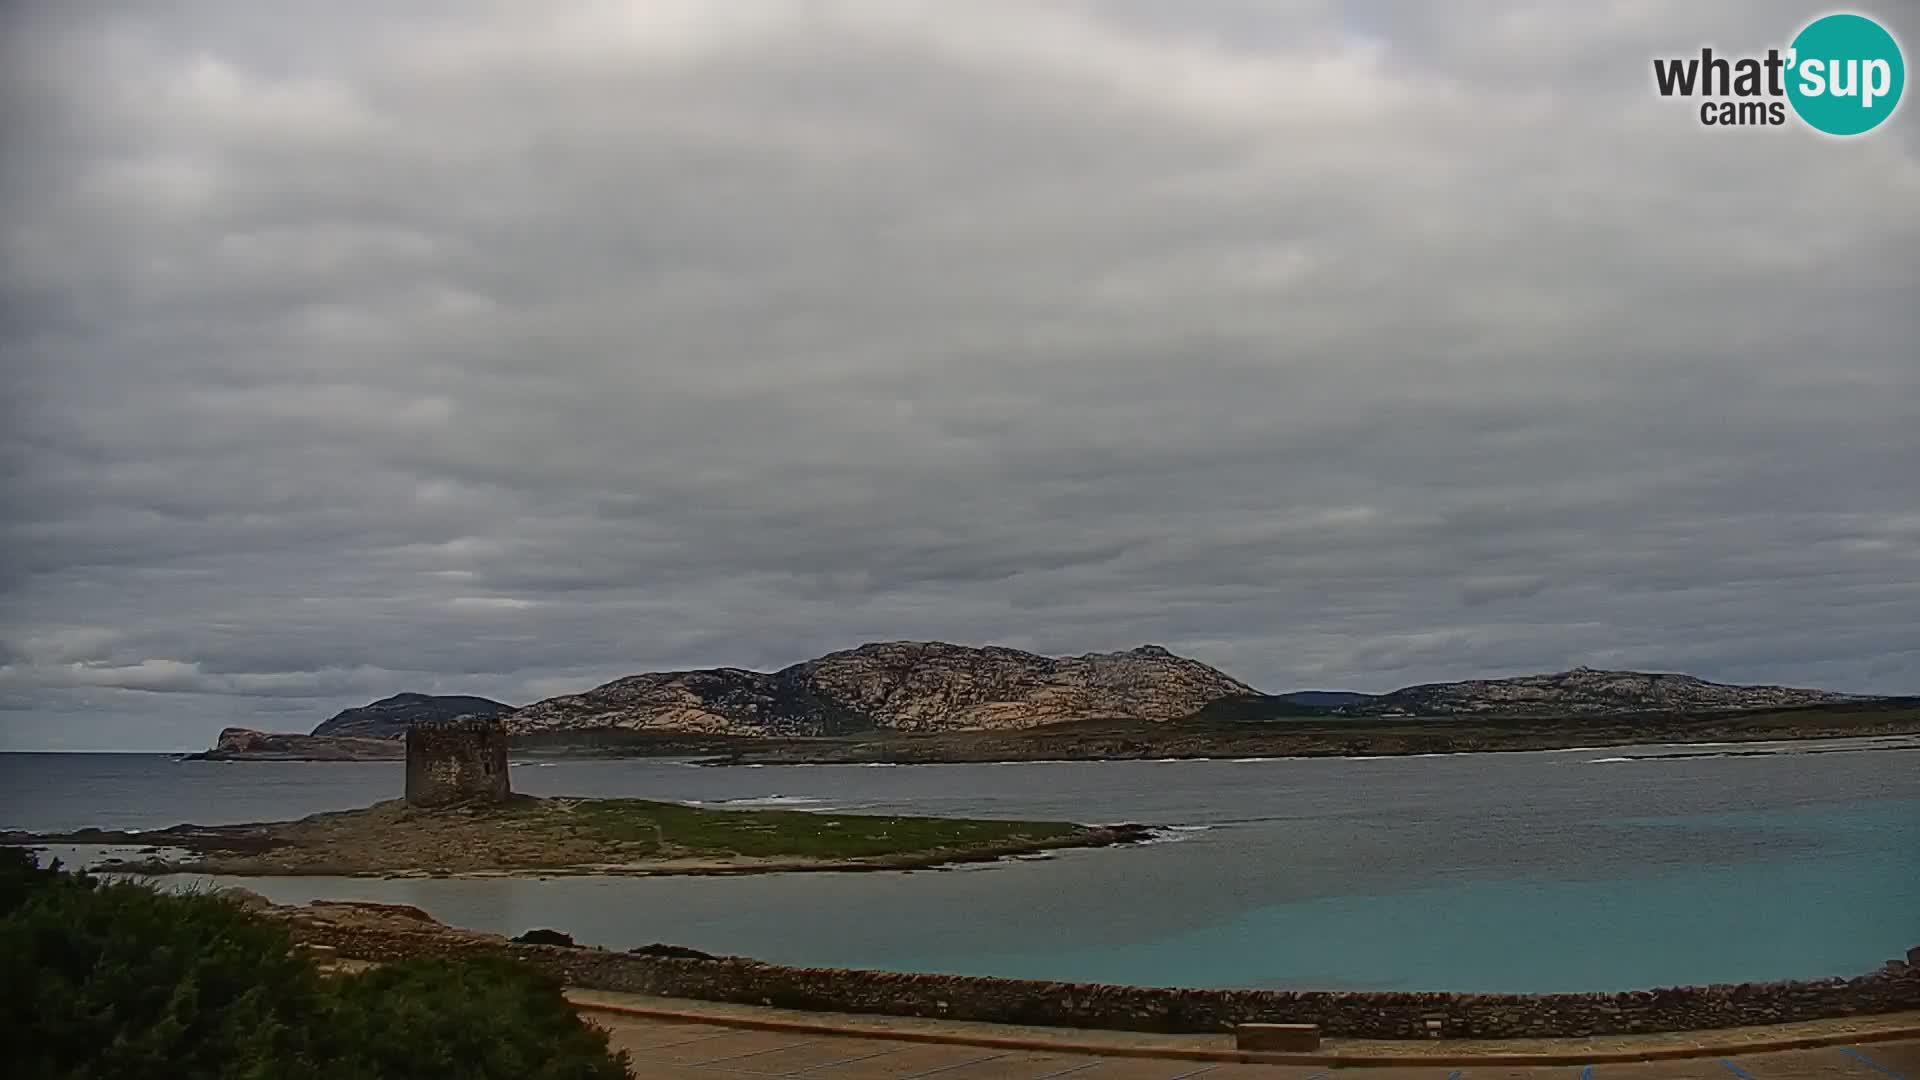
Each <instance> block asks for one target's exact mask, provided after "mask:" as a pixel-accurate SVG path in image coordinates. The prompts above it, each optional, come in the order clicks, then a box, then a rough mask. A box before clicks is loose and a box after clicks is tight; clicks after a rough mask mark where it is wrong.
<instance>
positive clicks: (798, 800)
mask: <svg viewBox="0 0 1920 1080" xmlns="http://www.w3.org/2000/svg"><path fill="white" fill-rule="evenodd" d="M826 801H827V800H825V799H816V798H814V797H813V796H811V795H758V796H754V797H751V798H745V799H721V800H719V801H718V802H716V803H714V805H715V806H739V807H747V806H793V807H800V806H818V805H820V804H821V803H824V802H826Z"/></svg>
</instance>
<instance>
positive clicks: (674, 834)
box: [0, 716, 1148, 876]
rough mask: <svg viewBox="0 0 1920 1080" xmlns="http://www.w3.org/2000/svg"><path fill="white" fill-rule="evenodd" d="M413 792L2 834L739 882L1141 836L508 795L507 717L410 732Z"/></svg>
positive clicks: (28, 839)
mask: <svg viewBox="0 0 1920 1080" xmlns="http://www.w3.org/2000/svg"><path fill="white" fill-rule="evenodd" d="M403 745H404V749H405V753H406V794H405V797H404V798H401V799H392V800H388V801H385V802H379V803H375V804H374V805H372V806H368V807H363V808H361V809H358V810H345V811H337V812H332V813H323V814H313V815H310V816H308V817H304V818H300V819H298V820H295V821H270V822H255V823H250V824H243V825H176V826H173V827H171V828H166V829H159V830H154V831H151V832H137V833H135V832H124V831H113V830H104V829H81V830H77V831H73V832H63V833H27V832H6V833H0V844H6V845H47V844H83V845H116V846H120V845H133V846H138V847H140V848H141V849H142V850H143V851H144V852H145V853H146V855H147V856H148V857H146V858H142V859H138V860H121V861H117V862H114V863H111V864H106V865H103V866H102V867H101V868H102V869H109V870H115V871H122V872H133V873H146V874H173V873H201V874H233V875H244V876H274V875H327V876H447V875H480V874H486V875H501V874H538V875H553V874H743V873H767V872H772V871H781V870H901V869H915V868H922V867H934V866H940V865H944V864H948V863H960V862H978V861H988V860H994V859H1000V858H1005V857H1008V856H1012V855H1021V854H1028V853H1033V852H1041V851H1048V850H1054V849H1059V848H1078V847H1104V846H1108V845H1112V844H1124V843H1130V842H1134V841H1139V840H1144V839H1146V838H1147V836H1148V830H1147V829H1146V827H1144V826H1138V825H1108V826H1088V825H1076V824H1072V823H1069V822H1057V821H984V820H973V819H964V818H932V817H901V816H874V815H861V814H830V813H805V812H799V811H780V810H758V811H734V810H709V809H704V808H700V807H694V806H686V805H682V804H679V803H669V802H656V801H651V800H646V799H583V798H534V797H532V796H528V795H518V794H515V793H514V792H513V790H512V786H511V782H510V778H509V773H508V763H507V739H506V733H505V731H504V730H503V729H502V728H501V726H500V723H499V721H498V720H494V719H487V718H483V717H474V716H462V717H458V718H455V719H450V720H438V721H425V722H421V723H418V724H415V725H414V726H412V727H411V728H409V729H408V730H407V733H406V737H405V739H404V740H403Z"/></svg>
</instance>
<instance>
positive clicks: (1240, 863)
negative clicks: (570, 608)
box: [0, 746, 1920, 991]
mask: <svg viewBox="0 0 1920 1080" xmlns="http://www.w3.org/2000/svg"><path fill="white" fill-rule="evenodd" d="M1811 749H1815V747H1812V746H1800V747H1780V748H1775V750H1774V751H1773V752H1770V753H1766V754H1763V755H1761V756H1740V757H1694V756H1677V755H1673V754H1671V753H1670V752H1668V751H1663V750H1659V749H1646V750H1636V751H1619V750H1608V751H1590V752H1572V753H1547V754H1498V755H1459V756H1449V757H1432V758H1403V759H1375V760H1365V759H1340V760H1315V761H1265V762H1177V763H1174V762H1168V763H1154V762H1129V763H1073V764H1067V763H1061V764H1047V765H1020V766H1012V765H1008V766H991V765H988V766H926V767H901V768H857V767H787V768H766V769H707V768H692V767H688V766H684V765H679V764H674V763H663V762H563V763H559V764H554V765H551V766H550V767H543V766H542V765H541V763H538V762H528V763H526V764H525V765H523V766H521V767H517V768H516V769H515V770H514V782H515V784H516V786H517V787H518V788H520V789H521V790H528V791H533V792H535V793H541V792H545V793H578V794H629V795H646V796H649V797H655V798H671V799H680V800H685V801H690V802H693V801H697V802H700V803H702V804H705V805H734V806H744V805H786V806H793V807H796V808H801V809H813V810H821V811H832V812H858V811H863V810H864V811H902V810H904V811H911V812H916V813H936V814H954V813H968V814H978V815H986V816H1003V817H1065V818H1071V819H1074V820H1082V821H1114V820H1133V821H1147V822H1151V823H1155V824H1160V825H1167V826H1176V827H1177V828H1173V829H1169V830H1168V831H1166V832H1165V833H1164V834H1163V837H1164V842H1161V843H1155V844H1151V845H1147V846H1144V847H1139V848H1131V849H1115V850H1106V851H1080V852H1065V853H1061V854H1059V855H1057V856H1054V857H1052V858H1049V859H1046V860H1040V861H1022V862H1012V863H1001V864H994V865H990V866H975V867H966V868H959V869H955V870H949V871H923V872H916V873H885V874H825V873H816V874H792V875H777V876H758V877H737V878H656V879H634V878H615V879H609V878H566V879H552V880H546V881H542V880H536V879H516V880H390V881H383V880H361V879H279V880H259V881H248V882H246V884H248V886H249V887H252V888H256V889H259V890H260V891H262V892H265V893H267V894H268V895H269V896H273V897H275V898H276V899H282V900H304V899H310V898H316V897H332V898H361V899H370V900H385V901H395V902H403V903H412V904H417V905H419V906H421V907H424V908H426V909H427V910H429V911H431V912H433V913H435V914H436V915H437V916H439V917H441V918H443V919H445V920H446V921H448V922H452V923H456V924H461V925H468V926H475V927H480V928H484V929H490V930H496V931H500V932H504V933H517V932H520V931H522V930H526V929H528V928H530V927H534V926H550V927H557V928H560V929H564V930H567V931H569V932H571V933H573V934H574V935H575V936H576V937H577V938H578V939H579V940H581V941H583V942H587V943H594V944H601V945H605V946H608V947H611V948H626V947H631V946H633V945H639V944H646V943H649V942H656V941H665V942H673V943H677V944H683V945H691V946H694V947H696V948H702V949H706V950H709V951H713V952H722V953H736V954H742V955H750V956H756V957H760V958H763V959H768V960H775V961H781V962H786V963H797V964H819V965H839V966H865V967H876V968H883V969H891V970H922V971H945V972H953V973H970V974H994V975H1011V976H1026V977H1035V978H1049V979H1073V980H1092V981H1107V982H1127V983H1146V984H1168V985H1194V986H1288V987H1319V988H1382V989H1448V990H1463V991H1551V990H1607V989H1629V988H1637V987H1652V986H1660V985H1673V984H1682V983H1697V982H1728V981H1744V980H1766V979H1778V978H1799V977H1811V976H1821V975H1847V974H1857V973H1860V972H1864V971H1867V970H1871V969H1873V968H1875V967H1878V966H1879V965H1880V964H1881V963H1882V962H1883V961H1885V960H1887V959H1889V958H1892V957H1895V956H1899V955H1901V954H1903V953H1904V951H1905V950H1906V949H1907V948H1909V947H1911V946H1913V945H1916V944H1920V778H1917V775H1916V772H1915V770H1914V765H1915V764H1916V763H1920V754H1917V753H1916V752H1915V751H1913V750H1911V749H1892V748H1882V749H1852V750H1848V751H1846V752H1833V753H1809V752H1807V751H1808V750H1811ZM1693 753H1698V751H1694V752H1693ZM23 757H25V756H21V755H9V756H0V790H4V791H6V792H8V794H7V795H6V796H5V799H6V802H5V803H0V824H5V825H10V826H20V827H30V828H53V827H71V826H73V825H77V824H81V823H84V822H85V821H88V820H92V821H104V822H111V823H116V824H122V825H132V826H134V827H152V826H155V825H161V824H171V823H173V822H176V821H179V820H182V819H193V820H199V821H205V822H213V821H223V820H224V821H232V820H247V819H257V818H260V817H263V816H269V817H270V816H284V815H290V814H297V813H305V812H310V811H311V810H317V809H324V808H330V807H344V806H352V805H359V804H364V803H366V802H368V801H371V800H372V799H374V798H379V797H388V796H391V795H392V794H393V793H394V792H395V791H396V790H397V785H398V782H399V770H398V768H397V767H396V766H394V765H392V764H391V763H372V764H356V765H266V764H247V765H212V764H207V763H189V764H180V763H174V762H170V761H167V760H166V759H128V758H122V759H115V760H100V759H91V760H87V759H80V760H73V761H57V760H52V759H45V758H41V759H38V760H22V759H23ZM76 819H78V820H76Z"/></svg>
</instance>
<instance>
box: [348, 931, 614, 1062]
mask: <svg viewBox="0 0 1920 1080" xmlns="http://www.w3.org/2000/svg"><path fill="white" fill-rule="evenodd" d="M327 1033H328V1036H329V1037H330V1038H331V1039H333V1040H335V1041H336V1053H335V1055H334V1061H335V1067H334V1069H333V1071H332V1073H331V1075H333V1076H338V1077H342V1078H346V1077H353V1078H360V1077H365V1078H367V1080H427V1078H431V1077H442V1076H447V1077H452V1076H459V1077H469V1076H470V1077H499V1078H500V1080H508V1078H512V1080H521V1078H524V1080H621V1078H623V1077H625V1076H626V1075H627V1069H626V1064H625V1055H624V1054H623V1055H621V1057H620V1058H619V1059H617V1060H616V1059H615V1058H614V1057H611V1056H609V1055H608V1053H607V1036H606V1033H605V1032H603V1031H601V1030H599V1029H598V1028H594V1027H589V1026H588V1025H586V1024H584V1023H582V1022H581V1020H580V1017H579V1016H578V1014H576V1013H575V1012H574V1011H573V1007H572V1006H570V1005H568V1004H567V1002H566V999H565V998H563V997H561V996H560V984H559V983H558V982H556V981H553V980H551V979H549V978H547V977H546V976H544V975H541V974H538V973H536V972H534V971H532V970H530V969H528V968H526V967H524V966H522V965H520V964H518V963H516V962H514V961H512V960H508V959H504V958H486V959H479V958H476V959H471V960H462V961H458V962H452V963H449V962H447V961H444V960H426V959H419V960H404V961H401V962H399V963H395V964H388V965H384V966H382V967H378V968H374V969H372V970H370V971H367V972H365V973H363V974H360V975H355V976H351V977H349V978H344V979H341V980H340V981H339V983H338V990H337V992H336V993H335V995H334V1008H333V1012H332V1015H331V1017H330V1023H329V1024H328V1025H327Z"/></svg>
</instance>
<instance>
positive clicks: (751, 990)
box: [290, 913, 1920, 1039]
mask: <svg viewBox="0 0 1920 1080" xmlns="http://www.w3.org/2000/svg"><path fill="white" fill-rule="evenodd" d="M290 921H291V922H292V923H293V925H294V928H295V933H296V936H298V937H300V938H301V939H302V940H306V941H312V942H315V943H320V944H326V945H330V946H333V947H334V948H335V949H336V950H338V952H339V954H340V955H343V956H348V957H354V958H357V959H363V960H391V959H396V958H399V957H403V956H411V955H418V954H421V953H447V952H470V951H473V950H475V949H483V950H487V951H499V952H503V953H506V954H508V955H511V956H514V957H516V958H518V959H520V960H522V961H524V962H526V963H529V964H532V965H534V966H536V967H539V968H541V969H543V970H546V971H548V972H551V973H552V974H554V975H556V976H558V977H559V978H560V979H561V980H562V981H564V982H566V983H567V984H568V985H570V986H577V987H581V988H584V989H593V990H613V991H624V992H628V993H637V994H656V995H660V996H665V997H684V998H695V999H699V1000H704V1001H724V1002H734V1003H739V1004H748V1005H773V1006H779V1007H782V1008H790V1009H808V1010H816V1011H822V1012H841V1013H880V1014H885V1015H892V1016H925V1017H937V1018H942V1019H949V1020H980V1021H989V1022H995V1023H1006V1024H1037V1025H1046V1026H1054V1027H1078V1028H1105V1029H1111V1030H1127V1031H1159V1032H1218V1031H1221V1030H1223V1029H1225V1028H1226V1027H1228V1026H1230V1025H1232V1024H1236V1023H1245V1022H1268V1023H1306V1024H1318V1025H1320V1029H1321V1031H1322V1032H1323V1033H1324V1034H1326V1035H1329V1036H1336V1037H1346V1038H1367V1039H1406V1038H1425V1037H1429V1036H1433V1035H1436V1034H1437V1037H1440V1038H1456V1039H1459V1038H1468V1039H1504V1038H1533V1037H1560V1038H1570V1037H1580V1036H1588V1035H1624V1034H1636V1033H1642V1032H1658V1031H1691V1030H1699V1029H1705V1028H1723V1027H1741V1026H1747V1025H1759V1024H1777V1023H1785V1022H1789V1021H1797V1020H1817V1019H1825V1018H1828V1017H1836V1016H1853V1015H1862V1014H1871V1013H1887V1012H1898V1011H1902V1010H1907V1009H1920V970H1915V969H1913V968H1909V967H1907V966H1905V965H1899V964H1896V965H1890V966H1889V967H1888V968H1887V969H1884V970H1882V971H1880V972H1876V973H1874V974H1872V975H1864V976H1860V977H1857V978H1852V979H1823V980H1811V981H1805V982H1778V983H1746V984H1741V985H1738V986H1688V987H1675V988H1672V989H1663V990H1641V991H1632V992H1627V993H1619V994H1445V993H1371V992H1353V993H1349V992H1341V991H1285V990H1181V989H1164V988H1151V987H1135V986H1103V985H1095V984H1086V983H1056V982H1040V981H1034V980H1026V979H989V978H970V977H961V976H949V975H909V974H894V973H890V972H878V971H851V970H842V969H834V968H793V967H783V966H780V965H776V964H763V963H759V962H756V961H752V960H743V959H739V958H732V957H725V958H715V959H687V958H677V957H661V956H636V955H633V954H630V953H619V952H608V951H605V950H602V949H591V948H569V947H564V946H553V945H517V944H512V943H509V942H508V941H507V940H506V939H505V938H500V937H496V936H493V935H480V934H471V933H467V932H463V931H452V930H448V929H447V928H445V927H441V926H439V925H438V924H437V923H433V922H432V921H431V920H428V919H425V917H424V913H421V917H420V918H419V919H412V918H406V917H396V916H393V915H391V914H389V915H387V916H384V917H381V918H378V919H369V920H360V921H357V922H354V921H336V920H329V919H325V918H321V917H316V916H311V915H302V914H298V913H296V914H294V915H292V916H291V917H290ZM376 923H377V924H378V925H374V924H376ZM1430 1020H1439V1021H1440V1027H1439V1028H1438V1030H1437V1032H1435V1031H1434V1030H1433V1029H1430V1028H1429V1027H1428V1022H1429V1021H1430Z"/></svg>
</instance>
